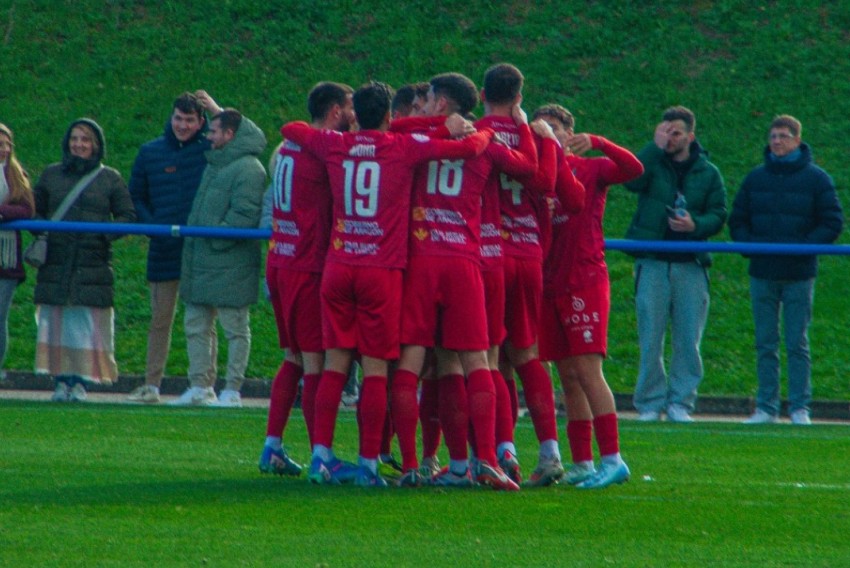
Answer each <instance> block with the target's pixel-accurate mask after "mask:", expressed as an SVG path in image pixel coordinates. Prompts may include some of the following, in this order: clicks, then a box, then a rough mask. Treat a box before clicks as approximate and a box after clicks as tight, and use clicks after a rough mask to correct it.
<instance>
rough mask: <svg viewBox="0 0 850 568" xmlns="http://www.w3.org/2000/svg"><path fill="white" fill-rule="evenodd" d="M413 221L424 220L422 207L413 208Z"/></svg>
mask: <svg viewBox="0 0 850 568" xmlns="http://www.w3.org/2000/svg"><path fill="white" fill-rule="evenodd" d="M413 220H414V221H424V220H425V208H424V207H414V208H413Z"/></svg>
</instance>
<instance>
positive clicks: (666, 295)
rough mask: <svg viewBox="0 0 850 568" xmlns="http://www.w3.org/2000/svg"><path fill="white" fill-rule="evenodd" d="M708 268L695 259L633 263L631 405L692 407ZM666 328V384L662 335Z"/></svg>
mask: <svg viewBox="0 0 850 568" xmlns="http://www.w3.org/2000/svg"><path fill="white" fill-rule="evenodd" d="M708 288H709V285H708V271H707V270H706V269H705V268H704V267H702V266H700V265H698V264H697V263H696V262H667V261H662V260H654V259H639V260H637V261H636V262H635V304H636V307H637V326H638V341H639V344H640V369H639V371H638V379H637V386H636V387H635V394H634V405H635V408H637V410H638V411H639V412H648V411H655V412H661V411H663V410H664V409H665V408H667V407H668V406H669V405H671V404H677V405H681V406H683V407H685V408H686V409H688V410H693V408H694V403H695V402H696V397H697V387H699V384H700V382H701V381H702V377H703V367H702V357H701V356H700V341H702V334H703V331H704V330H705V322H706V319H707V318H708V306H709V293H708ZM668 324H669V326H670V340H671V357H670V374H669V384H668V376H667V373H666V372H665V369H664V336H665V334H666V332H667V326H668Z"/></svg>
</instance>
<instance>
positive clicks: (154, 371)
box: [145, 280, 180, 387]
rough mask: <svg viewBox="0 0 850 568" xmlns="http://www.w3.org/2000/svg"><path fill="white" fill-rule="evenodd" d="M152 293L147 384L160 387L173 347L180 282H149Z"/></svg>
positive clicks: (146, 369)
mask: <svg viewBox="0 0 850 568" xmlns="http://www.w3.org/2000/svg"><path fill="white" fill-rule="evenodd" d="M148 286H149V287H150V291H151V324H150V328H149V329H148V352H147V357H146V358H145V384H148V385H154V386H156V387H159V386H160V385H161V384H162V376H163V375H164V374H165V363H166V361H168V351H169V349H170V347H171V327H172V326H173V325H174V313H175V312H176V311H177V290H178V288H179V287H180V281H179V280H166V281H164V282H148Z"/></svg>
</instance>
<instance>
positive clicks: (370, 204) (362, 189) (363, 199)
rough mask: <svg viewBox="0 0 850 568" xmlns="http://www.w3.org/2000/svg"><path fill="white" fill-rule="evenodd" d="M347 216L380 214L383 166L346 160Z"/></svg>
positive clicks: (345, 190)
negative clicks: (379, 190) (379, 198)
mask: <svg viewBox="0 0 850 568" xmlns="http://www.w3.org/2000/svg"><path fill="white" fill-rule="evenodd" d="M342 168H343V170H345V187H344V188H343V191H344V192H345V214H346V215H348V216H352V215H357V216H358V217H374V216H375V214H377V212H378V188H379V187H380V185H381V165H380V164H379V163H378V162H370V161H366V162H355V161H354V160H344V161H343V162H342Z"/></svg>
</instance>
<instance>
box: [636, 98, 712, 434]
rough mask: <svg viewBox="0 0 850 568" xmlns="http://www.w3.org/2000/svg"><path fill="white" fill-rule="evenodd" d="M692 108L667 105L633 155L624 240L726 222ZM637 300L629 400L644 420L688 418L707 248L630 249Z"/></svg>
mask: <svg viewBox="0 0 850 568" xmlns="http://www.w3.org/2000/svg"><path fill="white" fill-rule="evenodd" d="M695 126H696V119H695V118H694V114H693V112H691V111H690V110H688V109H687V108H685V107H681V106H677V107H671V108H669V109H667V110H666V111H665V112H664V116H663V121H662V122H661V124H659V125H658V127H657V128H656V130H655V140H654V141H653V142H652V143H650V144H648V145H647V146H646V147H644V148H643V150H641V151H640V152H639V153H638V158H639V159H640V161H641V163H643V166H644V173H643V175H642V176H640V177H639V178H637V179H635V180H633V181H631V182H629V183H627V184H625V185H626V188H627V189H628V190H629V191H632V192H634V193H637V194H638V207H637V211H636V212H635V215H634V217H633V219H632V222H631V225H630V226H629V229H628V231H627V233H626V238H629V239H637V240H651V241H704V240H706V239H708V238H709V237H710V236H712V235H716V234H717V233H718V232H720V229H721V228H722V227H723V222H724V221H725V220H726V214H727V211H726V190H725V188H724V185H723V178H722V176H721V175H720V172H719V171H718V169H717V167H715V166H714V164H712V163H711V162H709V161H708V158H707V156H706V154H705V152H704V151H703V149H702V147H701V146H700V145H699V143H698V142H697V141H696V138H695V135H694V127H695ZM634 256H635V257H636V261H635V303H636V306H637V325H638V340H639V343H640V369H639V372H638V380H637V386H636V387H635V394H634V405H635V408H637V410H638V412H639V413H640V419H641V420H644V421H654V420H659V419H660V417H661V413H662V412H666V413H667V419H668V420H670V421H671V422H691V421H692V420H693V418H691V412H693V409H694V403H695V401H696V396H697V387H698V386H699V384H700V382H701V381H702V377H703V366H702V357H701V356H700V350H699V349H700V341H701V339H702V333H703V330H704V329H705V322H706V319H707V317H708V305H709V285H708V266H709V265H710V264H711V259H710V257H709V255H708V254H707V253H691V252H637V253H634ZM668 324H669V325H670V332H671V333H670V335H671V347H672V356H671V359H670V374H669V384H668V380H667V379H668V377H667V374H666V373H665V368H664V335H665V333H666V330H667V326H668Z"/></svg>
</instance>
